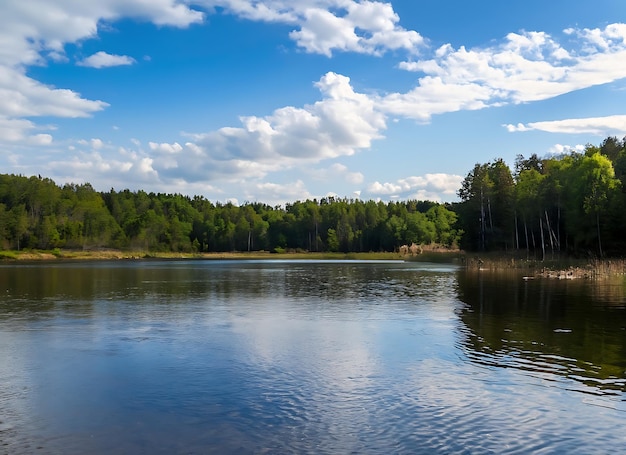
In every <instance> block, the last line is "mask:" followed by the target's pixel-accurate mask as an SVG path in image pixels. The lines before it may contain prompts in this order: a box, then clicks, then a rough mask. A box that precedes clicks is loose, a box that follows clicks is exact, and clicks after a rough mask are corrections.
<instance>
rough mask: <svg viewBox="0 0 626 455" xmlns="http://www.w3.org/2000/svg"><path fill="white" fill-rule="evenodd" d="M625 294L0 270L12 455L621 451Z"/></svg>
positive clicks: (387, 277) (319, 266)
mask: <svg viewBox="0 0 626 455" xmlns="http://www.w3.org/2000/svg"><path fill="white" fill-rule="evenodd" d="M624 289H625V286H624V282H623V281H622V280H620V281H617V282H614V281H607V282H602V283H593V282H589V281H576V280H564V281H548V280H529V281H524V280H523V279H522V277H521V276H520V275H516V274H505V273H499V274H488V273H485V272H482V273H478V272H465V271H463V270H460V269H458V268H456V267H455V266H453V265H441V264H431V263H402V262H352V261H346V262H323V261H320V262H316V261H307V262H300V261H275V262H274V261H272V262H262V261H177V262H174V261H137V262H98V263H84V262H81V263H67V262H65V263H58V264H56V263H54V264H17V265H15V264H10V265H6V264H5V265H0V291H1V292H2V294H0V296H1V297H0V453H6V454H22V453H24V454H25V453H42V454H44V453H45V454H48V453H52V454H56V453H58V454H79V453H91V454H111V453H112V454H126V453H128V454H134V453H167V454H176V453H180V454H194V453H198V454H205V453H216V454H217V453H219V454H224V453H240V454H248V453H259V454H282V453H312V454H313V453H315V454H347V453H370V454H377V453H407V454H409V453H411V454H412V453H467V454H473V453H568V454H569V453H581V454H589V453H599V454H605V453H615V452H619V451H622V450H623V449H624V447H626V431H624V429H625V427H626V298H625V296H624Z"/></svg>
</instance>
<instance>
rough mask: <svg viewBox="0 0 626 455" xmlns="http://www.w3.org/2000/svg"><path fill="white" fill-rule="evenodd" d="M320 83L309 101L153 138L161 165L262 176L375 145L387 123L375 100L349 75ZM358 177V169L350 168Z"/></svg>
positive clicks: (188, 173)
mask: <svg viewBox="0 0 626 455" xmlns="http://www.w3.org/2000/svg"><path fill="white" fill-rule="evenodd" d="M316 86H317V87H318V88H319V90H320V91H321V93H322V96H323V99H322V100H320V101H318V102H316V103H314V104H312V105H307V106H304V107H291V106H289V107H283V108H280V109H277V110H276V111H274V113H273V114H272V115H268V116H266V117H254V116H251V117H242V118H241V122H242V126H240V127H224V128H221V129H219V130H217V131H212V132H209V133H203V134H196V135H193V136H191V139H192V140H191V141H189V142H187V143H186V144H185V146H184V149H183V147H182V146H180V145H179V144H154V143H150V149H151V151H152V154H153V157H154V158H155V163H157V164H156V166H157V168H158V166H159V165H160V163H167V164H166V165H163V168H162V169H161V170H160V172H162V173H163V175H166V176H168V178H173V177H174V176H176V177H178V178H184V179H185V180H188V181H197V180H203V179H207V178H221V179H239V178H243V177H246V178H263V177H265V176H266V175H267V174H268V173H271V172H276V171H280V170H285V169H290V168H292V167H293V166H295V165H306V164H307V163H317V162H320V161H322V160H325V159H332V158H337V157H340V156H348V155H353V154H354V153H355V152H356V151H357V150H360V149H366V148H369V147H370V146H371V143H372V141H373V140H375V139H378V138H380V137H382V136H381V132H382V131H383V130H384V129H385V128H386V124H385V118H384V116H383V115H382V114H381V113H380V112H378V111H377V110H376V109H375V106H374V103H373V101H372V100H371V99H370V98H369V97H368V96H366V95H364V94H361V93H357V92H355V91H354V89H353V88H352V86H351V85H350V79H349V78H347V77H345V76H342V75H339V74H335V73H328V74H326V75H324V76H323V77H322V78H321V79H320V81H319V82H317V83H316ZM347 178H350V179H352V180H355V179H358V178H359V176H358V175H356V174H355V175H350V173H348V174H347Z"/></svg>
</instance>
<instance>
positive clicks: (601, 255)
mask: <svg viewBox="0 0 626 455" xmlns="http://www.w3.org/2000/svg"><path fill="white" fill-rule="evenodd" d="M596 227H597V228H598V248H599V249H600V258H602V257H603V254H602V240H601V238H600V211H599V210H598V211H596Z"/></svg>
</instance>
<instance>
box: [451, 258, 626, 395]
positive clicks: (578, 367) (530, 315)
mask: <svg viewBox="0 0 626 455" xmlns="http://www.w3.org/2000/svg"><path fill="white" fill-rule="evenodd" d="M458 285H459V298H460V300H461V301H462V302H463V303H464V306H463V307H462V308H461V309H460V310H459V317H460V320H461V321H462V322H463V324H464V326H465V328H464V330H462V331H461V341H460V344H461V347H462V349H463V350H464V352H465V353H466V355H467V356H468V357H469V359H470V360H471V361H473V362H475V363H477V364H481V365H485V366H489V367H493V366H497V367H504V368H516V369H519V370H522V371H524V372H525V373H528V374H530V375H532V376H535V377H540V378H542V379H546V380H549V381H571V383H572V384H573V385H572V386H571V387H572V388H574V389H576V390H580V391H583V392H587V393H593V394H597V395H616V396H621V395H622V394H623V393H624V392H626V300H625V298H624V292H625V289H626V283H625V282H624V279H623V278H618V279H613V280H603V281H592V280H550V279H524V277H523V276H522V275H521V274H520V273H519V272H517V271H500V272H488V271H487V272H486V271H465V270H464V271H460V272H459V273H458ZM622 400H624V398H622Z"/></svg>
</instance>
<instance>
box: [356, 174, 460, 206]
mask: <svg viewBox="0 0 626 455" xmlns="http://www.w3.org/2000/svg"><path fill="white" fill-rule="evenodd" d="M461 182H463V177H462V176H460V175H453V174H425V175H423V176H412V177H407V178H404V179H400V180H397V181H396V182H385V183H380V182H374V183H372V184H370V185H369V186H368V187H367V193H369V195H370V196H372V197H383V196H384V197H391V198H404V199H419V200H431V201H451V200H453V199H456V192H457V191H458V189H459V188H460V187H461Z"/></svg>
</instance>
